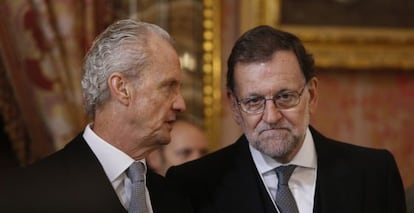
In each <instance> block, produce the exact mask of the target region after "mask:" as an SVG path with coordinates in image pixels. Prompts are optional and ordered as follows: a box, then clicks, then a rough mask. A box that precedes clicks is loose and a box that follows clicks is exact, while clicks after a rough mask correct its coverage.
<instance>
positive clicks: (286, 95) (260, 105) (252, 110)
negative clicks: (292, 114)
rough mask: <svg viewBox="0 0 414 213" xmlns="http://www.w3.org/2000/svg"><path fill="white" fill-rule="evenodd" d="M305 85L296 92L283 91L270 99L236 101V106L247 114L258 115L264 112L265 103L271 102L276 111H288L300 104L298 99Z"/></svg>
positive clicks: (259, 97) (259, 98)
mask: <svg viewBox="0 0 414 213" xmlns="http://www.w3.org/2000/svg"><path fill="white" fill-rule="evenodd" d="M305 87H306V84H305V85H304V86H303V88H302V89H301V90H300V91H299V92H298V91H283V92H280V93H279V94H277V95H276V96H274V97H272V98H265V97H262V96H258V97H249V98H243V99H240V100H239V99H238V98H237V97H236V100H237V104H238V105H240V108H241V110H243V111H244V112H245V113H247V114H259V113H262V112H264V110H265V108H266V101H272V102H273V103H274V104H275V106H276V107H277V108H278V109H290V108H292V107H295V106H297V105H298V104H299V103H300V97H301V96H302V94H303V91H304V90H305Z"/></svg>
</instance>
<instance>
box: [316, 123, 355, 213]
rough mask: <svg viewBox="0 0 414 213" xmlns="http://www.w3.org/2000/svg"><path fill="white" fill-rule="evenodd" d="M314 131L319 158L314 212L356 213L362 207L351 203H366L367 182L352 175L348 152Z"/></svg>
mask: <svg viewBox="0 0 414 213" xmlns="http://www.w3.org/2000/svg"><path fill="white" fill-rule="evenodd" d="M311 131H312V135H313V139H314V142H315V148H316V152H317V156H318V169H317V177H316V191H315V199H314V212H338V211H340V212H355V211H356V210H358V206H361V205H360V204H359V203H357V202H348V201H349V199H350V198H352V200H355V201H360V202H362V196H361V195H362V191H361V189H362V188H363V187H362V186H363V182H362V181H361V180H360V179H359V176H358V175H356V174H353V173H352V172H351V171H353V169H352V168H351V167H352V166H353V165H349V163H347V162H349V161H348V160H347V159H346V158H348V157H347V155H344V152H346V151H345V150H344V149H342V148H341V147H340V146H339V147H338V144H336V143H332V142H330V141H329V139H327V138H325V137H324V136H322V135H321V134H320V133H318V132H317V131H315V130H314V129H312V128H311Z"/></svg>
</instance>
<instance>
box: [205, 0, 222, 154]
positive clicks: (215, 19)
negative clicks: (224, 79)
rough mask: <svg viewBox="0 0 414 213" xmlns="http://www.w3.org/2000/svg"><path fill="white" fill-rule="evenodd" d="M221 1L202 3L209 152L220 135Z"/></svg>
mask: <svg viewBox="0 0 414 213" xmlns="http://www.w3.org/2000/svg"><path fill="white" fill-rule="evenodd" d="M220 5H221V3H220V0H203V29H204V32H203V68H202V70H203V115H204V127H205V132H206V134H207V137H208V139H209V142H210V149H215V148H216V147H218V146H219V143H220V137H221V136H220V132H221V125H220V123H221V121H220V119H221V110H222V108H221V106H222V103H221V43H220V40H221V24H220V21H221V15H220V10H221V7H220Z"/></svg>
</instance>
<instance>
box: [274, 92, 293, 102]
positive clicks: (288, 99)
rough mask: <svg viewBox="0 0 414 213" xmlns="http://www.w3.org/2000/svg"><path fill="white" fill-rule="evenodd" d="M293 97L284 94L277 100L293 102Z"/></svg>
mask: <svg viewBox="0 0 414 213" xmlns="http://www.w3.org/2000/svg"><path fill="white" fill-rule="evenodd" d="M293 96H294V95H292V94H290V93H283V94H279V95H278V96H277V100H279V101H284V102H285V101H291V100H292V99H293Z"/></svg>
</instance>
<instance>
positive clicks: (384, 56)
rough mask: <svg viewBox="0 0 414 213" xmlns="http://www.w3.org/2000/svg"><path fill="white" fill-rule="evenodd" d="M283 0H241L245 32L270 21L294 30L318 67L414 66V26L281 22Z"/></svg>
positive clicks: (287, 29)
mask: <svg viewBox="0 0 414 213" xmlns="http://www.w3.org/2000/svg"><path fill="white" fill-rule="evenodd" d="M283 2H284V1H283V0H257V1H249V0H242V3H241V4H242V5H241V13H240V14H241V15H240V16H241V18H240V19H241V29H242V31H243V32H244V31H246V30H247V29H249V28H252V27H254V26H257V25H260V24H268V25H272V26H275V27H279V28H280V29H282V30H285V31H288V32H291V33H293V34H295V35H297V36H298V37H299V38H300V39H301V40H302V41H303V42H304V44H305V46H306V47H307V48H308V50H309V51H310V52H311V53H312V54H313V55H314V57H315V61H316V65H317V66H319V67H324V68H336V67H340V68H349V69H375V68H392V69H406V70H412V69H414V29H411V28H394V27H375V26H373V27H371V26H370V27H353V26H348V27H342V26H309V25H306V26H305V25H300V24H295V25H292V24H291V25H288V24H284V23H281V13H282V12H283V11H281V10H282V9H281V5H282V4H283ZM247 17H250V18H247Z"/></svg>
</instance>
